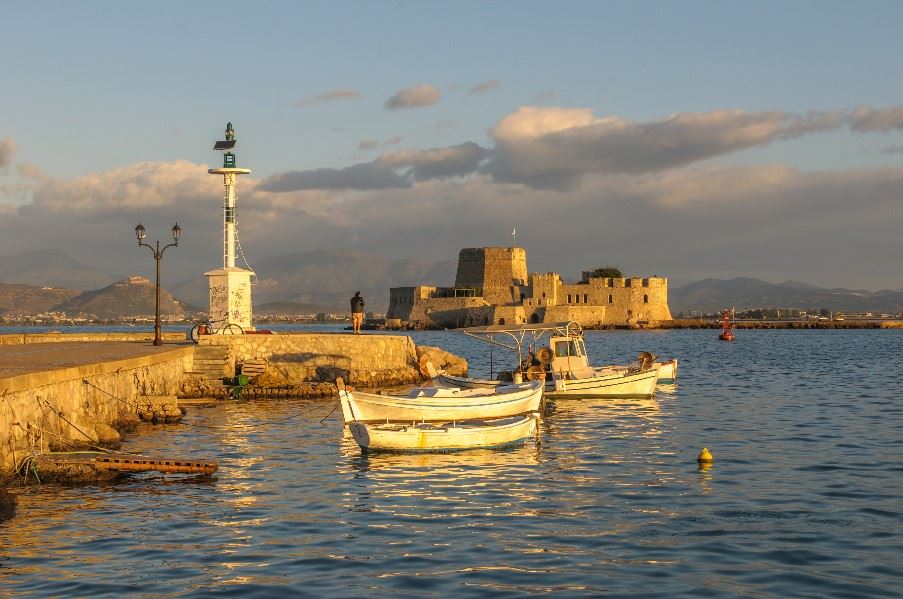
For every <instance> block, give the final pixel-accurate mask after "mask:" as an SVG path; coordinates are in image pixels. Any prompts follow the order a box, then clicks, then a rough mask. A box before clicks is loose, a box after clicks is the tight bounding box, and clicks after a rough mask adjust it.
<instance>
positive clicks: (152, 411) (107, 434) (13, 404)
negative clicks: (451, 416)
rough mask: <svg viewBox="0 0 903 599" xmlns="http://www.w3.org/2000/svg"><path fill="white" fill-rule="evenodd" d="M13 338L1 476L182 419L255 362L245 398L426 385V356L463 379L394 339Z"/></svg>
mask: <svg viewBox="0 0 903 599" xmlns="http://www.w3.org/2000/svg"><path fill="white" fill-rule="evenodd" d="M13 337H15V339H12V340H7V342H6V343H2V344H0V474H3V473H7V474H8V473H11V472H14V471H17V470H18V469H19V468H20V467H22V465H23V464H25V463H26V461H27V460H29V459H30V458H31V457H32V456H35V455H40V454H46V453H47V452H50V451H71V450H74V449H82V448H86V447H98V446H104V447H110V446H116V445H117V444H118V443H119V434H120V433H121V432H125V431H128V430H131V429H132V428H133V427H134V426H135V425H136V424H137V423H138V422H140V421H141V420H145V421H150V422H173V421H176V420H178V419H179V418H181V416H182V414H184V410H183V409H180V407H179V405H178V401H177V397H200V398H211V397H215V398H226V397H229V396H230V395H231V393H230V392H231V391H232V389H230V388H229V387H224V386H223V385H222V383H221V379H222V378H223V377H224V376H233V375H235V374H236V371H241V370H244V369H248V370H249V371H250V367H251V365H253V366H254V369H255V370H254V372H255V375H254V376H253V378H252V382H251V384H250V385H247V386H246V387H244V388H243V389H242V393H241V396H242V397H243V398H255V397H277V398H278V397H286V398H288V397H291V398H298V397H302V398H305V397H307V398H314V397H333V396H335V395H336V394H337V392H336V388H335V379H336V378H337V377H339V376H341V377H343V378H345V380H347V381H348V382H349V384H351V385H352V386H354V387H358V388H373V387H395V386H401V385H409V384H413V383H421V382H422V381H423V380H425V378H426V377H425V376H424V371H425V363H426V361H427V360H429V361H431V362H432V363H433V364H434V366H435V367H436V368H439V369H445V370H447V371H449V372H451V373H453V374H459V375H464V374H466V373H467V363H466V362H465V361H464V360H462V359H461V358H459V357H457V356H455V355H453V354H450V353H448V352H445V351H443V350H441V349H439V348H434V347H419V348H418V347H416V346H415V345H414V343H413V341H412V340H411V338H410V337H407V336H398V335H359V336H356V335H348V334H329V333H302V334H287V335H236V336H210V337H202V338H201V343H200V344H199V345H194V344H192V343H187V342H185V341H184V340H183V342H182V343H181V344H174V343H173V344H168V345H164V346H163V347H154V346H152V345H150V344H148V343H135V342H132V343H124V342H122V341H123V339H122V336H120V335H110V336H105V335H102V334H101V335H92V336H91V337H92V342H86V341H84V340H83V339H82V336H77V340H76V339H66V338H65V336H56V337H54V339H53V342H47V343H36V342H28V341H27V340H23V339H24V338H23V337H22V336H18V335H15V336H13ZM95 338H99V339H106V340H108V342H105V343H101V342H96V339H95ZM58 341H71V342H70V343H59V342H58ZM211 352H212V354H213V355H214V356H221V360H220V361H218V360H217V359H211V357H210V356H211ZM202 356H206V357H204V358H202ZM199 362H204V368H206V369H207V370H206V372H204V373H199V372H198V370H197V369H199V368H201V366H200V365H199ZM211 364H213V366H212V369H211V366H210V365H211Z"/></svg>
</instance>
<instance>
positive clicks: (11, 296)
mask: <svg viewBox="0 0 903 599" xmlns="http://www.w3.org/2000/svg"><path fill="white" fill-rule="evenodd" d="M80 293H81V291H79V290H78V289H58V288H51V287H35V286H34V285H19V284H9V283H0V314H5V315H8V316H14V315H25V314H41V313H42V312H50V311H53V310H54V309H55V308H56V307H57V306H59V305H60V304H62V303H64V302H66V301H68V300H71V299H72V298H74V297H76V296H77V295H78V294H80Z"/></svg>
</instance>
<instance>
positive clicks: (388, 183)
mask: <svg viewBox="0 0 903 599" xmlns="http://www.w3.org/2000/svg"><path fill="white" fill-rule="evenodd" d="M408 185H410V183H409V182H408V181H407V179H406V177H404V176H402V175H399V174H398V173H396V172H395V171H394V170H393V169H392V168H390V167H386V166H380V165H378V164H376V163H373V162H365V163H360V164H354V165H351V166H347V167H345V168H320V169H315V170H309V171H289V172H286V173H278V174H275V175H272V176H271V177H269V178H267V179H265V180H264V181H263V182H262V183H261V184H260V189H261V190H262V191H275V192H286V191H299V190H309V189H331V190H336V189H359V190H364V189H395V188H399V187H407V186H408Z"/></svg>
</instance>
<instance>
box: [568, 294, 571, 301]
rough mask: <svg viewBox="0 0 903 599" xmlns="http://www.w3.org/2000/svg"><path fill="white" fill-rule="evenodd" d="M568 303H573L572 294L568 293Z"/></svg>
mask: <svg viewBox="0 0 903 599" xmlns="http://www.w3.org/2000/svg"><path fill="white" fill-rule="evenodd" d="M568 303H571V294H570V293H568Z"/></svg>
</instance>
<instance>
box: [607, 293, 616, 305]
mask: <svg viewBox="0 0 903 599" xmlns="http://www.w3.org/2000/svg"><path fill="white" fill-rule="evenodd" d="M614 301H615V299H614V296H613V295H612V294H610V293H609V294H608V303H609V304H613V303H614Z"/></svg>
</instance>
